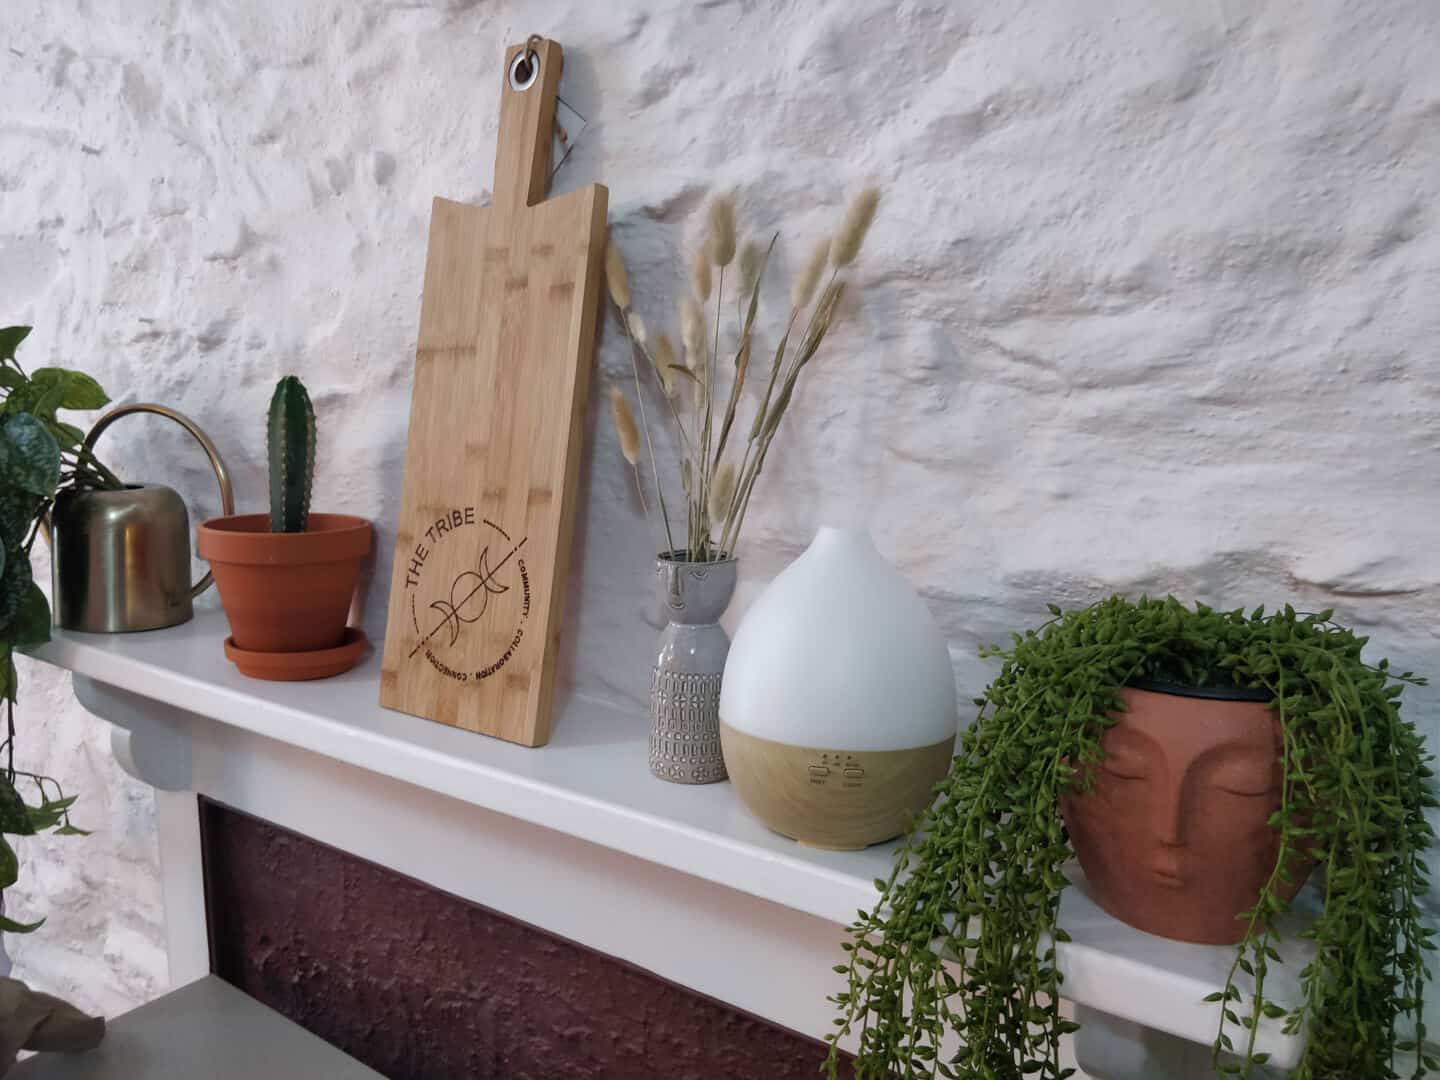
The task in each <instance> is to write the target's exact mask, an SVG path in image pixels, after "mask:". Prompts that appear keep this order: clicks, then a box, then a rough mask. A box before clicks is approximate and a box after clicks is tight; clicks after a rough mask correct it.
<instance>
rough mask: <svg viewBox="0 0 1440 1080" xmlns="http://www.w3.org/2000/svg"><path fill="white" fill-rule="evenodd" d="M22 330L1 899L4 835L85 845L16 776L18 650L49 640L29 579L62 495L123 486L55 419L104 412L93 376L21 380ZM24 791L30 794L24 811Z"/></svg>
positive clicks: (12, 476)
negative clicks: (44, 835)
mask: <svg viewBox="0 0 1440 1080" xmlns="http://www.w3.org/2000/svg"><path fill="white" fill-rule="evenodd" d="M29 333H30V328H29V327H28V326H7V327H4V328H0V393H3V395H4V399H3V401H0V697H3V700H4V703H5V738H4V741H3V742H0V893H3V892H4V890H5V889H8V888H9V887H10V886H11V885H14V884H15V881H16V878H17V875H18V873H19V863H18V860H17V859H16V856H15V851H14V849H13V848H12V847H11V846H10V844H9V842H8V841H7V840H6V839H5V836H4V835H3V834H8V835H10V836H33V835H35V834H36V833H38V832H43V831H45V830H47V829H54V830H55V831H56V832H57V833H60V834H63V835H84V832H83V830H81V829H77V828H76V827H75V826H74V825H72V824H71V823H70V807H71V806H72V805H73V804H74V802H75V798H74V796H67V795H66V794H65V793H64V792H63V791H62V790H61V788H60V785H59V783H58V782H56V781H55V780H54V779H53V778H51V777H48V776H41V775H39V774H37V773H32V772H26V771H25V770H23V769H17V768H16V767H15V701H16V696H17V691H18V689H19V684H18V680H17V678H16V671H15V650H16V649H20V648H24V647H26V646H30V645H38V644H40V643H42V642H45V641H48V640H49V639H50V604H49V602H48V601H47V600H46V599H45V594H44V593H43V592H41V590H40V587H39V586H38V585H36V584H35V581H34V578H33V576H32V574H31V571H30V552H31V549H32V548H33V547H34V546H35V540H36V537H37V536H38V535H39V533H40V530H41V528H42V524H43V521H44V518H45V515H46V513H47V512H48V511H49V509H50V505H51V503H52V502H53V501H54V498H55V493H56V491H57V490H59V489H60V488H62V487H66V486H72V487H76V488H86V489H96V488H103V489H114V488H120V487H123V486H124V485H123V484H122V483H121V482H120V481H119V480H118V479H116V477H115V475H114V474H113V473H112V472H110V470H109V469H107V468H106V467H105V466H104V465H102V464H101V463H100V461H99V460H98V459H96V457H95V455H94V454H93V453H92V452H91V451H90V450H89V448H88V447H86V446H85V445H84V441H83V440H84V433H83V432H81V430H80V429H79V428H77V427H75V426H74V425H72V424H67V423H65V422H64V421H63V420H59V419H57V417H56V413H57V412H58V411H59V410H60V409H98V408H101V407H102V406H104V405H105V404H107V403H108V402H109V400H110V399H109V398H108V397H106V395H105V392H104V391H103V390H101V389H100V386H99V384H98V383H96V382H95V380H94V379H92V378H90V376H88V375H85V374H83V373H81V372H78V371H70V370H67V369H65V368H37V369H36V370H35V371H33V372H30V373H28V374H27V373H26V371H25V369H24V368H23V367H21V365H20V362H19V361H18V360H16V358H15V350H16V347H17V346H19V344H20V343H21V342H22V341H23V340H24V339H25V337H26V335H27V334H29ZM22 789H24V790H27V791H31V792H32V795H31V799H30V801H27V799H26V797H25V795H23V794H22ZM42 922H44V920H43V919H41V920H40V921H39V922H33V923H21V922H17V921H16V920H14V919H10V918H5V917H0V930H8V931H11V932H12V933H29V932H30V931H32V930H34V929H36V928H37V927H38V926H40V924H41V923H42Z"/></svg>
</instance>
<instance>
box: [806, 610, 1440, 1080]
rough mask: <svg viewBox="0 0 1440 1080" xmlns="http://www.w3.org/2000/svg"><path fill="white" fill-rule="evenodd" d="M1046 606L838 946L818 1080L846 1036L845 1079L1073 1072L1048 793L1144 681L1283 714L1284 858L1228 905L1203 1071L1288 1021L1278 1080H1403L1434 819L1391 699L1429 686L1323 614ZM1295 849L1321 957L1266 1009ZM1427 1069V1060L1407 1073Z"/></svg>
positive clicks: (1056, 828) (1061, 839)
mask: <svg viewBox="0 0 1440 1080" xmlns="http://www.w3.org/2000/svg"><path fill="white" fill-rule="evenodd" d="M1051 612H1052V614H1053V615H1054V618H1053V619H1051V620H1050V621H1049V622H1047V623H1046V624H1045V625H1044V626H1042V627H1040V628H1039V629H1038V630H1031V631H1028V632H1026V633H1025V634H1024V635H1018V634H1017V635H1015V636H1014V637H1013V640H1012V643H1011V646H1010V647H1009V648H1006V649H1001V648H998V647H990V648H987V649H986V650H983V655H989V656H994V657H998V658H999V659H1000V660H1001V661H1002V668H1001V671H1000V674H999V676H998V677H997V678H996V679H995V681H994V682H993V683H992V684H991V685H990V686H989V688H988V689H987V690H986V692H985V695H984V696H983V697H981V698H977V699H976V704H977V705H978V706H979V707H980V713H979V717H978V719H977V720H976V722H975V724H974V725H973V726H972V727H971V728H970V729H969V730H967V731H966V732H965V733H964V734H963V736H962V737H961V741H960V747H959V752H958V754H957V756H956V758H955V761H954V764H953V767H952V769H951V772H950V775H949V777H948V778H947V779H946V780H945V781H943V782H942V783H941V785H940V786H939V787H938V788H937V792H938V795H939V798H938V799H937V800H936V802H935V803H934V804H933V805H932V806H931V808H930V809H929V810H928V811H927V812H926V814H925V815H924V816H923V818H922V819H921V820H920V821H919V822H918V823H917V826H916V828H915V830H914V831H913V833H912V834H911V836H910V837H909V838H908V839H907V841H906V842H905V844H904V845H902V848H901V850H900V852H899V853H898V856H897V858H896V861H895V868H894V870H893V871H892V873H891V875H890V877H889V879H888V880H887V881H880V882H877V886H878V887H880V889H881V892H882V899H881V902H880V903H879V904H878V905H877V906H876V908H875V909H874V911H872V912H870V913H869V914H864V913H862V915H861V917H860V918H859V919H858V921H857V922H856V923H855V924H854V926H852V927H851V935H852V936H851V940H850V941H848V942H846V943H845V949H846V951H847V952H848V954H849V962H848V964H845V965H841V966H840V967H839V968H837V970H838V971H840V972H842V973H843V974H845V975H846V976H847V977H848V985H847V986H846V988H845V989H844V990H843V991H841V992H840V993H839V994H838V995H837V996H836V998H835V1001H836V1003H837V1004H838V1006H839V1010H840V1015H839V1016H838V1017H837V1019H836V1025H837V1026H836V1033H835V1034H834V1035H833V1036H832V1046H831V1052H830V1058H829V1062H828V1071H829V1075H830V1076H831V1077H832V1078H833V1077H835V1076H836V1075H837V1074H838V1066H839V1053H838V1043H839V1040H840V1039H841V1038H843V1037H845V1036H847V1035H849V1034H851V1033H858V1040H859V1049H858V1055H857V1059H856V1074H857V1075H858V1076H861V1077H880V1076H885V1077H891V1076H925V1077H929V1076H945V1077H965V1078H975V1080H979V1078H986V1080H1010V1078H1018V1077H1021V1076H1027V1077H1028V1076H1035V1077H1042V1078H1043V1077H1061V1076H1065V1075H1068V1072H1067V1071H1066V1070H1064V1069H1062V1067H1061V1065H1060V1058H1059V1053H1060V1038H1061V1036H1062V1035H1063V1034H1066V1033H1069V1032H1073V1031H1075V1030H1076V1029H1077V1025H1075V1024H1073V1023H1071V1022H1069V1021H1066V1020H1064V1019H1062V1018H1061V1016H1060V1014H1059V1011H1058V1002H1059V998H1060V995H1061V992H1062V988H1061V985H1060V982H1061V979H1060V974H1059V972H1058V970H1057V968H1056V956H1055V949H1054V946H1053V944H1052V943H1053V942H1056V941H1059V942H1064V941H1066V940H1068V938H1067V936H1066V934H1065V932H1064V928H1063V927H1062V926H1060V925H1057V917H1058V915H1059V911H1060V895H1061V893H1062V891H1063V890H1064V889H1065V888H1066V886H1067V884H1068V882H1067V879H1066V877H1065V874H1064V873H1063V867H1064V865H1065V863H1066V862H1067V861H1069V859H1070V858H1071V855H1072V850H1071V845H1070V841H1069V837H1068V835H1067V833H1066V831H1065V828H1064V824H1063V821H1062V818H1061V815H1060V810H1059V801H1060V795H1061V794H1062V792H1064V791H1066V790H1067V789H1080V790H1083V789H1084V788H1085V787H1086V786H1087V784H1088V783H1089V782H1090V778H1091V769H1093V768H1094V767H1095V766H1096V765H1098V763H1099V761H1100V760H1101V757H1102V751H1101V745H1100V738H1101V735H1102V734H1103V732H1104V731H1105V729H1106V728H1107V727H1109V726H1111V725H1112V724H1114V723H1115V719H1114V714H1115V712H1116V710H1117V709H1118V708H1120V707H1121V702H1120V698H1119V697H1118V694H1119V691H1120V688H1122V687H1125V686H1127V685H1129V684H1130V683H1132V682H1134V681H1136V680H1142V679H1148V680H1155V681H1161V682H1169V683H1178V684H1181V685H1185V686H1191V687H1202V686H1212V687H1237V688H1249V689H1262V690H1264V691H1266V692H1268V693H1269V695H1270V699H1271V701H1270V705H1271V708H1272V709H1274V710H1275V711H1276V713H1277V714H1278V717H1279V720H1280V728H1281V732H1282V744H1283V745H1282V751H1281V757H1282V765H1283V786H1282V796H1281V809H1280V810H1279V812H1277V813H1276V814H1275V815H1274V816H1273V817H1272V818H1271V819H1270V824H1271V825H1272V827H1274V828H1275V829H1276V830H1278V832H1279V838H1280V839H1279V845H1278V855H1277V857H1276V861H1275V868H1274V872H1273V873H1272V875H1271V877H1270V880H1269V882H1268V883H1267V885H1266V886H1265V887H1264V889H1263V890H1262V892H1261V894H1260V898H1259V902H1258V903H1257V905H1256V907H1255V909H1254V910H1253V911H1249V912H1244V913H1238V917H1239V918H1241V919H1242V920H1244V921H1245V922H1246V932H1245V937H1244V938H1243V940H1242V941H1241V942H1240V944H1239V945H1238V946H1237V948H1236V954H1235V959H1234V962H1233V964H1232V966H1231V968H1230V973H1229V977H1228V979H1227V981H1226V984H1225V987H1224V988H1223V989H1222V990H1221V991H1219V992H1217V993H1216V994H1215V995H1213V996H1212V998H1211V1000H1213V1001H1215V1002H1216V1003H1217V1014H1218V1016H1219V1020H1218V1031H1217V1035H1216V1040H1215V1048H1214V1055H1213V1062H1214V1066H1215V1069H1216V1072H1217V1073H1218V1074H1220V1075H1238V1076H1252V1075H1256V1067H1257V1066H1259V1065H1262V1064H1263V1063H1264V1060H1265V1055H1264V1053H1262V1052H1259V1051H1257V1050H1256V1044H1255V1032H1256V1030H1257V1028H1258V1025H1259V1022H1260V1020H1261V1019H1262V1018H1265V1019H1270V1020H1279V1019H1280V1018H1281V1017H1284V1018H1285V1029H1286V1030H1287V1031H1290V1032H1295V1031H1299V1030H1301V1029H1302V1028H1303V1030H1304V1031H1305V1033H1306V1036H1307V1041H1306V1049H1305V1053H1304V1057H1303V1059H1302V1061H1301V1063H1300V1065H1299V1067H1298V1068H1297V1070H1296V1071H1295V1072H1294V1073H1292V1075H1293V1076H1295V1077H1298V1078H1301V1080H1307V1078H1309V1080H1318V1078H1327V1080H1329V1078H1336V1080H1338V1078H1341V1077H1347V1078H1359V1077H1365V1078H1367V1080H1370V1078H1381V1077H1394V1076H1396V1075H1397V1074H1396V1072H1395V1066H1394V1065H1393V1063H1392V1058H1393V1056H1394V1054H1395V1052H1396V1051H1397V1050H1399V1051H1408V1050H1415V1049H1417V1044H1418V1043H1419V1042H1420V1041H1421V1040H1423V1038H1424V1034H1425V1033H1424V1027H1423V1024H1422V1023H1421V1022H1420V1016H1421V1011H1422V999H1423V993H1424V986H1425V982H1426V979H1427V974H1426V970H1425V963H1424V955H1425V952H1426V951H1427V950H1430V949H1432V948H1433V946H1432V944H1431V942H1430V937H1431V932H1430V931H1429V930H1427V929H1426V928H1425V927H1424V926H1423V925H1422V923H1421V916H1420V910H1419V907H1418V904H1417V898H1418V897H1419V896H1420V895H1421V894H1422V893H1423V892H1424V891H1425V890H1426V888H1427V881H1426V877H1427V871H1426V866H1425V863H1424V853H1425V851H1426V849H1427V848H1429V846H1430V845H1431V843H1432V842H1433V840H1434V834H1433V833H1432V831H1431V829H1430V826H1429V825H1428V824H1427V823H1426V821H1425V817H1424V813H1425V810H1426V809H1427V808H1429V807H1433V806H1435V805H1437V803H1436V799H1435V796H1434V794H1433V792H1432V783H1431V776H1432V774H1431V770H1430V768H1429V765H1428V762H1429V761H1430V760H1431V758H1430V757H1429V756H1428V755H1427V753H1426V750H1425V748H1424V745H1423V742H1422V740H1421V737H1420V736H1419V735H1418V734H1417V733H1416V731H1415V729H1414V726H1413V725H1412V724H1411V723H1410V722H1409V721H1407V720H1405V719H1403V718H1402V717H1401V713H1400V696H1401V691H1402V690H1403V685H1404V684H1406V683H1410V684H1422V683H1423V680H1422V679H1418V678H1416V677H1415V676H1414V675H1413V674H1412V673H1410V672H1404V673H1401V674H1395V673H1392V672H1391V671H1390V670H1389V665H1388V664H1387V663H1386V661H1384V660H1382V661H1380V662H1379V663H1378V664H1370V663H1367V662H1366V661H1365V660H1364V659H1363V658H1362V655H1361V653H1362V650H1363V648H1364V646H1365V644H1366V639H1365V638H1363V637H1359V636H1357V635H1355V634H1354V633H1352V632H1351V631H1349V630H1347V629H1345V628H1343V627H1340V626H1336V625H1335V624H1334V623H1332V622H1331V621H1330V618H1331V612H1328V611H1325V612H1321V613H1319V614H1316V615H1303V614H1299V613H1297V612H1295V611H1294V610H1292V609H1291V608H1290V607H1288V606H1287V607H1286V608H1285V609H1284V610H1283V611H1278V612H1275V613H1272V614H1266V613H1265V612H1264V610H1263V609H1260V608H1257V609H1256V610H1254V611H1253V612H1251V613H1249V614H1246V613H1244V612H1243V611H1229V612H1223V611H1214V610H1211V609H1210V608H1207V607H1205V606H1204V605H1196V606H1195V607H1194V608H1193V609H1192V608H1187V607H1186V606H1184V605H1183V604H1181V603H1179V602H1178V601H1176V600H1175V599H1173V598H1167V599H1164V600H1155V599H1147V598H1142V599H1140V600H1139V601H1138V602H1132V601H1129V600H1126V599H1124V598H1123V597H1119V596H1114V597H1111V598H1110V599H1108V600H1104V601H1101V602H1099V603H1097V604H1094V605H1093V606H1091V607H1088V608H1084V609H1082V610H1077V611H1069V612H1063V613H1062V612H1061V611H1060V609H1059V608H1056V607H1053V606H1052V607H1051ZM1302 850H1304V851H1306V852H1310V853H1313V854H1314V855H1315V856H1317V857H1318V859H1319V860H1320V864H1321V866H1322V867H1323V868H1324V873H1325V883H1324V888H1323V890H1322V891H1323V907H1322V909H1321V912H1320V914H1319V915H1318V917H1317V918H1316V920H1315V921H1314V923H1313V924H1312V925H1311V926H1310V927H1309V928H1308V929H1307V930H1306V931H1304V932H1303V935H1302V936H1304V937H1308V938H1310V939H1312V940H1313V943H1314V949H1315V953H1314V958H1313V960H1311V961H1310V962H1309V963H1308V964H1307V965H1306V966H1305V968H1304V969H1303V971H1302V972H1301V977H1300V986H1301V997H1300V1000H1299V1001H1298V1002H1291V1003H1287V1006H1286V1007H1282V1006H1281V1005H1280V1004H1279V1003H1277V1002H1274V1001H1271V1000H1270V999H1269V998H1268V997H1267V996H1266V991H1265V977H1266V974H1267V970H1268V969H1269V968H1270V967H1271V966H1272V965H1273V964H1275V963H1276V962H1277V961H1278V960H1279V959H1280V957H1281V956H1282V952H1281V949H1282V948H1283V943H1282V942H1281V941H1280V939H1279V935H1278V932H1277V931H1276V930H1275V929H1274V924H1273V919H1274V917H1275V916H1277V915H1278V914H1279V913H1280V912H1281V911H1282V910H1283V909H1284V908H1285V907H1286V906H1287V904H1286V902H1285V901H1284V900H1282V899H1281V897H1280V896H1279V891H1280V886H1281V879H1282V878H1284V877H1285V876H1286V874H1287V872H1288V871H1287V870H1286V867H1288V866H1289V865H1291V860H1292V859H1293V858H1294V857H1295V856H1296V855H1297V853H1299V852H1301V851H1302ZM1252 986H1253V989H1252V988H1251V987H1252ZM1287 1007H1288V1008H1290V1010H1291V1011H1289V1012H1288V1014H1287V1012H1286V1008H1287ZM951 1032H953V1033H954V1034H955V1035H957V1036H958V1037H959V1040H960V1042H961V1044H962V1045H961V1047H960V1049H959V1050H958V1051H957V1052H956V1053H955V1054H954V1055H948V1053H947V1052H945V1051H942V1050H941V1048H940V1045H941V1039H942V1037H943V1036H945V1035H946V1034H947V1033H951ZM1422 1049H1423V1048H1422ZM942 1057H944V1058H945V1060H942ZM1436 1068H1437V1065H1436V1063H1435V1062H1434V1061H1433V1060H1432V1059H1430V1058H1429V1056H1428V1055H1427V1054H1425V1053H1423V1052H1422V1053H1420V1054H1419V1056H1418V1057H1417V1061H1416V1064H1415V1067H1414V1071H1413V1073H1412V1075H1414V1076H1423V1075H1425V1073H1426V1072H1427V1070H1433V1069H1436Z"/></svg>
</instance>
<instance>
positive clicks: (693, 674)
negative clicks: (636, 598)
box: [650, 552, 737, 784]
mask: <svg viewBox="0 0 1440 1080" xmlns="http://www.w3.org/2000/svg"><path fill="white" fill-rule="evenodd" d="M736 566H737V564H736V562H735V560H734V559H722V560H719V561H716V562H706V563H692V562H689V561H688V560H687V559H686V558H685V555H684V553H683V552H667V553H665V554H663V555H661V556H660V557H659V558H658V559H656V560H655V575H656V578H657V579H658V581H659V584H660V592H661V597H662V600H663V603H664V610H665V616H666V619H667V623H666V626H665V629H664V630H663V631H661V633H660V649H659V653H658V655H657V656H656V659H655V668H654V671H653V672H652V674H651V681H650V771H651V772H652V773H654V774H655V775H656V776H658V777H660V779H662V780H669V781H671V782H673V783H676V784H713V783H715V782H717V781H719V780H724V779H725V759H724V757H723V755H722V754H721V751H720V680H721V676H722V675H723V673H724V671H725V659H726V657H727V655H728V654H729V652H730V637H729V635H727V634H726V633H725V631H724V629H723V628H722V627H721V626H720V616H721V615H723V614H725V609H726V608H727V607H729V606H730V598H731V596H733V595H734V593H735V575H736Z"/></svg>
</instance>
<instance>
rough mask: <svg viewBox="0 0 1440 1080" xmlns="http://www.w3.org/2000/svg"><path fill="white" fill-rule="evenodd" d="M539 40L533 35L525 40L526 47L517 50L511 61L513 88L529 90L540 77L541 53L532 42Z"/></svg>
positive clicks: (511, 85) (511, 87)
mask: <svg viewBox="0 0 1440 1080" xmlns="http://www.w3.org/2000/svg"><path fill="white" fill-rule="evenodd" d="M538 40H539V39H538V38H537V37H535V36H534V35H532V36H531V37H530V38H529V40H527V41H526V42H525V47H524V48H523V49H521V50H520V51H519V52H517V53H516V54H515V58H514V59H513V60H511V61H510V89H511V90H517V91H520V90H528V89H530V87H531V86H533V85H535V80H536V79H538V78H539V77H540V54H539V53H538V52H536V51H535V48H534V46H533V44H532V43H533V42H535V41H538Z"/></svg>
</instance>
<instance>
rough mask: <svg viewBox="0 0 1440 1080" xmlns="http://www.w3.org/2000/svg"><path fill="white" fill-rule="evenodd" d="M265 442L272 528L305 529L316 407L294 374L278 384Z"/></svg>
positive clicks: (284, 530)
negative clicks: (311, 405)
mask: <svg viewBox="0 0 1440 1080" xmlns="http://www.w3.org/2000/svg"><path fill="white" fill-rule="evenodd" d="M265 442H266V447H267V451H268V453H269V457H270V531H271V532H287V533H293V532H304V531H305V527H306V525H307V523H308V522H309V518H310V484H311V481H312V480H314V478H315V410H314V409H313V408H311V407H310V395H309V394H307V393H306V392H305V384H304V383H302V382H301V381H300V380H299V379H297V378H296V377H295V376H294V375H286V376H285V377H284V378H283V379H281V380H280V381H279V382H278V383H276V384H275V396H274V397H272V398H271V399H270V415H269V418H268V419H267V421H266V424H265Z"/></svg>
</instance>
